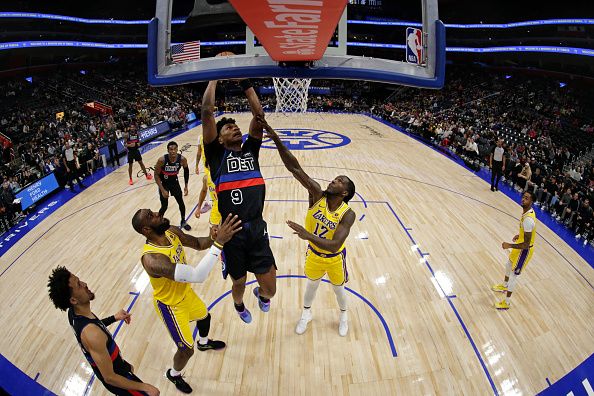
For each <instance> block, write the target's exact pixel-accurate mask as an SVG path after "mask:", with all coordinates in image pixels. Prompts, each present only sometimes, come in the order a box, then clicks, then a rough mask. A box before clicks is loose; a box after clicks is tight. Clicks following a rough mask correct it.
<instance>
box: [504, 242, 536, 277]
mask: <svg viewBox="0 0 594 396" xmlns="http://www.w3.org/2000/svg"><path fill="white" fill-rule="evenodd" d="M533 253H534V248H533V247H531V248H529V249H523V250H522V249H512V251H511V253H510V254H509V262H510V263H511V267H512V270H513V271H514V274H516V275H520V274H521V273H522V270H523V269H524V268H526V266H527V265H528V263H529V262H530V260H531V259H532V254H533Z"/></svg>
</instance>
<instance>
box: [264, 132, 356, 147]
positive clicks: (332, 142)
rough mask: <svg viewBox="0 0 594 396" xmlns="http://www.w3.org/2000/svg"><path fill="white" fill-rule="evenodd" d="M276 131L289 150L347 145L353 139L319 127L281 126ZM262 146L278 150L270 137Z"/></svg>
mask: <svg viewBox="0 0 594 396" xmlns="http://www.w3.org/2000/svg"><path fill="white" fill-rule="evenodd" d="M276 133H277V134H278V136H279V137H280V139H281V140H282V142H283V143H284V144H285V146H287V148H288V149H289V150H324V149H330V148H337V147H342V146H346V145H347V144H349V143H350V142H351V139H349V138H348V137H347V136H345V135H341V134H340V133H336V132H329V131H321V130H318V129H307V128H295V129H293V128H281V129H277V130H276ZM262 147H264V148H267V149H274V150H276V146H275V145H274V143H273V142H272V140H270V139H265V140H264V142H262Z"/></svg>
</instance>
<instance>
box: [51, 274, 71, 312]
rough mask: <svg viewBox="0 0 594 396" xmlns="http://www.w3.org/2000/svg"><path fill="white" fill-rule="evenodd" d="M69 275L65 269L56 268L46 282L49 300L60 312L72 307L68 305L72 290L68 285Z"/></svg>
mask: <svg viewBox="0 0 594 396" xmlns="http://www.w3.org/2000/svg"><path fill="white" fill-rule="evenodd" d="M70 275H71V273H70V271H68V270H67V269H66V267H56V268H54V270H53V271H52V274H51V275H50V277H49V280H48V282H47V287H48V289H49V298H50V300H52V302H53V303H54V305H55V306H56V308H58V309H61V310H62V311H66V310H67V309H68V308H71V307H72V304H70V295H71V293H72V289H71V288H70V285H69V284H68V283H69V281H70Z"/></svg>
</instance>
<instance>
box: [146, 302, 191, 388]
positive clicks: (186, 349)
mask: <svg viewBox="0 0 594 396" xmlns="http://www.w3.org/2000/svg"><path fill="white" fill-rule="evenodd" d="M155 308H156V310H157V312H158V313H159V316H160V317H161V319H162V320H163V323H164V324H165V327H166V328H167V331H168V332H169V335H170V336H171V338H172V339H173V341H174V342H175V345H176V347H177V351H176V352H175V355H173V367H172V368H170V369H168V370H167V371H166V372H165V375H166V377H167V379H169V381H171V382H173V383H174V384H175V387H176V388H177V389H178V390H180V391H182V392H184V393H190V392H192V388H191V387H190V385H188V383H187V382H186V381H185V380H184V379H183V378H182V373H181V371H182V370H183V369H184V367H186V364H187V363H188V360H190V358H191V357H192V355H194V339H193V337H192V331H191V330H190V321H189V310H188V309H187V307H185V306H184V305H183V300H182V303H180V304H179V305H178V306H175V307H170V306H169V305H166V304H163V303H161V302H160V301H156V300H155ZM173 308H175V310H174V309H173Z"/></svg>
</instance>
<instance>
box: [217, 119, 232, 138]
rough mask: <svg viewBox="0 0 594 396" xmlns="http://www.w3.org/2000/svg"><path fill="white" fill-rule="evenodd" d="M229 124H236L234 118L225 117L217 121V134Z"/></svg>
mask: <svg viewBox="0 0 594 396" xmlns="http://www.w3.org/2000/svg"><path fill="white" fill-rule="evenodd" d="M227 124H235V120H234V119H233V118H227V117H223V118H221V119H220V120H219V121H218V122H217V135H218V134H220V133H221V129H223V127H224V126H225V125H227Z"/></svg>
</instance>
